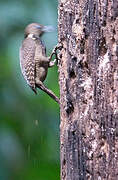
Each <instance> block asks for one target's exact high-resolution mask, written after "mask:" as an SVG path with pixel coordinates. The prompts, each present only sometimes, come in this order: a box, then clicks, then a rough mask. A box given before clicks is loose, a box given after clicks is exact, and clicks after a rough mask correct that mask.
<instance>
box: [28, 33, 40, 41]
mask: <svg viewBox="0 0 118 180" xmlns="http://www.w3.org/2000/svg"><path fill="white" fill-rule="evenodd" d="M27 38H31V39H33V40H37V39H40V37H39V36H37V35H35V34H28V36H27Z"/></svg>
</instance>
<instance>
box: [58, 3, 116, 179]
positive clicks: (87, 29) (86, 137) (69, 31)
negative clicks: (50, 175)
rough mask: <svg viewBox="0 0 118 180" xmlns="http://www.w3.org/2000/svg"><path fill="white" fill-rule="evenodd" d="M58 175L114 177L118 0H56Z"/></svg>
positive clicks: (90, 177)
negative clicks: (58, 119) (58, 112)
mask: <svg viewBox="0 0 118 180" xmlns="http://www.w3.org/2000/svg"><path fill="white" fill-rule="evenodd" d="M58 30H59V42H61V43H62V46H63V48H62V50H61V51H60V53H59V57H60V61H59V84H60V116H61V124H60V156H61V180H86V179H93V180H104V179H105V180H117V179H118V1H117V0H85V1H83V0H60V1H59V25H58Z"/></svg>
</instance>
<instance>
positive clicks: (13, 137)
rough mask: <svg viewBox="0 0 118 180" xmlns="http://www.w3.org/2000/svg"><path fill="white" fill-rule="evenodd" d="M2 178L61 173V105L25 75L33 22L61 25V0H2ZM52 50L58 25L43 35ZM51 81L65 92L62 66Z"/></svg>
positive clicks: (40, 179) (47, 178)
mask: <svg viewBox="0 0 118 180" xmlns="http://www.w3.org/2000/svg"><path fill="white" fill-rule="evenodd" d="M0 19H1V20H0V180H16V179H17V180H26V179H27V180H58V179H59V107H58V104H57V103H56V102H54V101H53V100H52V99H51V98H50V97H49V96H48V95H46V94H45V93H44V92H41V91H40V90H39V91H38V95H35V94H34V93H33V92H32V91H31V89H30V88H29V87H28V85H27V84H26V82H25V80H24V79H23V77H22V75H21V72H20V66H19V47H20V44H21V42H22V40H23V38H24V35H23V33H24V28H25V26H26V25H27V24H29V23H32V22H39V23H41V24H43V25H53V26H54V27H55V29H57V1H56V0H21V1H17V0H11V1H9V0H6V1H4V0H1V1H0ZM43 41H44V42H45V44H46V47H47V55H49V54H50V52H51V49H52V48H53V46H54V45H56V44H57V31H55V32H52V33H47V34H46V35H44V36H43ZM45 84H46V85H47V86H48V87H49V88H50V89H52V90H53V91H54V92H55V93H56V94H57V95H59V87H58V73H57V67H56V66H55V67H54V68H52V69H49V73H48V77H47V80H46V81H45Z"/></svg>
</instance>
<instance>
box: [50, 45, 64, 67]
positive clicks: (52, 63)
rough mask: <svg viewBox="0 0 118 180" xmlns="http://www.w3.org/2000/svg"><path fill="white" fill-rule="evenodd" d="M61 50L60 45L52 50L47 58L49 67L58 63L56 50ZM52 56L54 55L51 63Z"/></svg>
mask: <svg viewBox="0 0 118 180" xmlns="http://www.w3.org/2000/svg"><path fill="white" fill-rule="evenodd" d="M61 48H62V45H61V44H57V45H56V46H55V47H54V49H53V50H52V53H51V55H50V57H49V67H52V66H54V65H55V63H56V62H58V55H57V50H60V49H61ZM53 55H55V57H56V58H55V59H54V60H53V61H51V59H52V57H53Z"/></svg>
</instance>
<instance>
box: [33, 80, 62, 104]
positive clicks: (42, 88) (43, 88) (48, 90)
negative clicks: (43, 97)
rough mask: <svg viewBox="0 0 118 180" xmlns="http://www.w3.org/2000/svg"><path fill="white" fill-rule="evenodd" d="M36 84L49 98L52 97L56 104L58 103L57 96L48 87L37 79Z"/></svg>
mask: <svg viewBox="0 0 118 180" xmlns="http://www.w3.org/2000/svg"><path fill="white" fill-rule="evenodd" d="M36 85H37V87H38V88H40V89H41V90H43V91H44V92H45V93H47V94H48V95H49V96H50V97H51V98H53V99H54V100H55V101H56V102H57V103H58V104H60V101H59V98H58V97H57V96H56V95H55V94H54V93H53V92H52V91H51V90H50V89H48V88H47V87H46V86H45V85H44V84H43V83H42V82H41V81H37V82H36Z"/></svg>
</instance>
